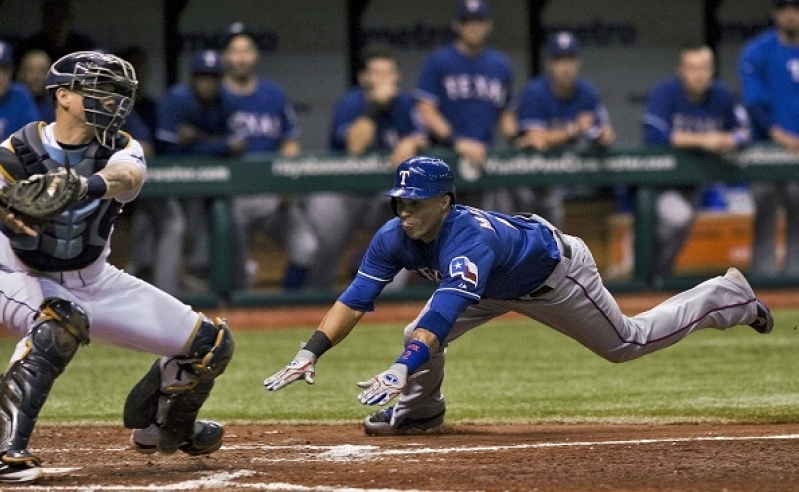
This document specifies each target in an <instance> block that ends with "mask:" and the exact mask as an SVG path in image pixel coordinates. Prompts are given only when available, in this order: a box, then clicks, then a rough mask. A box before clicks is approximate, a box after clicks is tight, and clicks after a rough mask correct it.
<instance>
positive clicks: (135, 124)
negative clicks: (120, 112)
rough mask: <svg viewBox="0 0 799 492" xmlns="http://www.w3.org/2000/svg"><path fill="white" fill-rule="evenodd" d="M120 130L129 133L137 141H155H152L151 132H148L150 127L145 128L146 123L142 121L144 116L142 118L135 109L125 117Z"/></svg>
mask: <svg viewBox="0 0 799 492" xmlns="http://www.w3.org/2000/svg"><path fill="white" fill-rule="evenodd" d="M122 130H124V131H126V132H127V133H129V134H130V136H131V137H133V138H135V139H136V140H138V141H139V143H146V144H149V145H153V144H154V143H155V142H154V141H153V134H152V133H150V129H149V128H147V123H145V122H144V118H142V117H141V115H139V113H138V112H137V111H136V110H135V109H134V110H133V111H131V112H130V114H129V115H128V117H127V118H125V122H124V123H123V124H122Z"/></svg>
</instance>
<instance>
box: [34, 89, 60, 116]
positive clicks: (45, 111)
mask: <svg viewBox="0 0 799 492" xmlns="http://www.w3.org/2000/svg"><path fill="white" fill-rule="evenodd" d="M34 101H35V102H36V109H38V110H39V119H40V120H42V121H46V122H48V123H51V122H53V121H55V105H54V104H53V100H52V99H51V98H50V96H49V95H48V94H45V95H44V96H42V98H41V99H39V100H38V101H36V100H34Z"/></svg>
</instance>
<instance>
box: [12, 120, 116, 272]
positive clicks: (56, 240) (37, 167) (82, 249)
mask: <svg viewBox="0 0 799 492" xmlns="http://www.w3.org/2000/svg"><path fill="white" fill-rule="evenodd" d="M43 127H44V123H43V122H34V123H29V124H27V125H25V126H24V127H22V128H21V129H20V130H19V131H17V132H16V133H14V134H13V135H12V136H11V144H12V146H13V148H14V153H13V154H12V156H13V155H15V157H16V159H13V158H10V157H11V156H9V154H11V153H4V155H3V156H0V165H2V166H3V168H4V169H5V171H6V172H7V173H8V174H9V175H10V176H12V177H13V178H15V179H17V180H19V179H25V178H28V177H30V176H32V175H34V174H44V173H46V172H47V171H50V170H53V169H57V168H59V167H63V163H60V162H56V161H55V160H53V159H51V158H50V156H49V155H48V154H47V150H46V149H45V147H44V144H43V143H42V139H41V133H40V132H41V130H42V128H43ZM116 138H117V143H116V146H115V148H117V149H120V148H125V147H126V146H127V144H128V137H127V136H126V135H124V134H117V136H116ZM113 154H114V151H113V150H111V149H109V148H107V147H103V146H102V145H100V144H99V143H98V142H96V141H92V142H91V143H90V144H89V145H88V146H87V147H86V152H85V153H84V155H83V159H82V160H81V161H80V162H78V163H76V164H74V165H72V168H73V169H74V170H75V171H76V172H77V173H78V174H79V175H80V176H86V177H88V176H91V175H92V174H94V173H96V172H97V171H99V170H101V169H103V168H104V167H105V165H106V164H107V163H108V159H109V158H110V157H111V156H112V155H113ZM121 211H122V203H121V202H118V201H116V200H114V199H109V200H100V199H92V198H86V199H84V200H81V201H79V202H78V203H76V204H75V205H73V206H72V207H70V208H69V209H67V210H66V211H64V212H63V213H62V214H61V215H59V216H58V217H56V218H55V219H52V220H49V221H47V222H45V223H43V224H41V225H36V226H32V228H33V229H34V230H35V231H36V232H38V234H39V235H38V236H36V237H31V236H27V235H24V234H16V233H13V232H11V231H10V230H8V229H6V228H4V229H3V232H4V233H5V234H6V236H8V238H9V241H10V243H11V247H12V248H13V249H14V252H15V253H16V254H17V256H18V257H19V258H20V259H21V260H22V261H23V262H24V263H25V264H26V265H27V266H29V267H31V268H33V269H35V270H39V271H42V272H58V271H67V270H80V269H81V268H84V267H86V266H88V265H90V264H92V263H93V262H94V261H95V260H96V259H97V258H98V257H99V256H100V255H101V254H102V252H103V249H104V248H105V245H106V243H107V242H108V238H109V236H110V235H111V230H112V228H113V224H114V221H115V220H116V218H117V216H118V215H119V213H120V212H121Z"/></svg>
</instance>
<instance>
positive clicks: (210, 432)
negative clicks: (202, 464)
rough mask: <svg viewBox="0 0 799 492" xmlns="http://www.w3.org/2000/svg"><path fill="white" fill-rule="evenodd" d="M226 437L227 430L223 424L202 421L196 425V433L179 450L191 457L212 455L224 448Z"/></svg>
mask: <svg viewBox="0 0 799 492" xmlns="http://www.w3.org/2000/svg"><path fill="white" fill-rule="evenodd" d="M224 437H225V428H224V427H222V425H221V424H217V423H216V422H213V421H210V420H200V421H197V422H195V423H194V432H192V433H191V437H189V440H188V441H186V442H185V443H183V444H181V445H180V447H179V448H178V449H180V450H181V451H183V452H184V453H186V454H188V455H191V456H200V455H203V454H211V453H213V452H214V451H216V450H217V449H219V448H221V447H222V439H223V438H224Z"/></svg>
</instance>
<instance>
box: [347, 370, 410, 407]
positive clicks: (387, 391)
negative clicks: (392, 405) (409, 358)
mask: <svg viewBox="0 0 799 492" xmlns="http://www.w3.org/2000/svg"><path fill="white" fill-rule="evenodd" d="M407 383H408V366H406V365H405V364H399V363H397V364H394V365H392V366H391V367H389V368H388V370H386V371H383V372H381V373H380V374H378V375H377V376H375V377H373V378H372V379H370V380H369V381H361V382H360V383H358V387H359V388H366V389H364V390H363V391H362V392H361V394H359V395H358V401H360V402H361V403H363V404H364V405H385V404H386V403H388V402H390V401H391V400H392V399H394V397H395V396H397V395H399V394H400V393H402V389H403V388H404V387H405V385H406V384H407Z"/></svg>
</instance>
